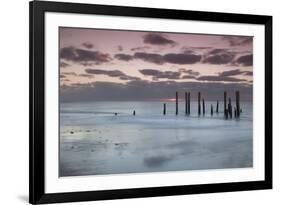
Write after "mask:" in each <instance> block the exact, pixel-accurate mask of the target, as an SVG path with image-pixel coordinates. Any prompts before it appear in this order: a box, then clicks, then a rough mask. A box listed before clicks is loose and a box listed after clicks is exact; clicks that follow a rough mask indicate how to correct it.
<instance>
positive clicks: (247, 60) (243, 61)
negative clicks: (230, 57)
mask: <svg viewBox="0 0 281 205" xmlns="http://www.w3.org/2000/svg"><path fill="white" fill-rule="evenodd" d="M235 63H237V64H239V65H243V66H252V65H253V54H250V55H245V56H240V57H239V58H238V59H237V60H236V61H235Z"/></svg>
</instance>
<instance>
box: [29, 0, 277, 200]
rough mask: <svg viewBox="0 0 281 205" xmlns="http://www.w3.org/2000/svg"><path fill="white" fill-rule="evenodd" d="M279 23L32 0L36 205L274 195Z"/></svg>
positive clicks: (32, 190) (33, 188) (250, 17)
mask: <svg viewBox="0 0 281 205" xmlns="http://www.w3.org/2000/svg"><path fill="white" fill-rule="evenodd" d="M271 84H272V17H271V16H260V15H246V14H229V13H214V12H201V11H200V12H199V11H184V10H169V9H156V8H136V7H122V6H104V5H90V4H77V3H75V4H74V3H58V2H46V1H44V2H40V1H33V2H30V203H32V204H40V203H57V202H73V201H90V200H106V199H121V198H132V197H153V196H166V195H180V194H196V193H212V192H228V191H242V190H257V189H270V188H272V85H271Z"/></svg>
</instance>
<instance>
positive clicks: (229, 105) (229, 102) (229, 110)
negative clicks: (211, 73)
mask: <svg viewBox="0 0 281 205" xmlns="http://www.w3.org/2000/svg"><path fill="white" fill-rule="evenodd" d="M228 113H229V117H230V118H232V106H231V98H228Z"/></svg>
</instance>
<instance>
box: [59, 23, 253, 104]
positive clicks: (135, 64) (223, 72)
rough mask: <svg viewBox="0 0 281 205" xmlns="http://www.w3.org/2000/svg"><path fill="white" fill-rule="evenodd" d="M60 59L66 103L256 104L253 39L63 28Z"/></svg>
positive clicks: (61, 83)
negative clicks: (229, 100) (230, 100)
mask: <svg viewBox="0 0 281 205" xmlns="http://www.w3.org/2000/svg"><path fill="white" fill-rule="evenodd" d="M59 55H60V56H59V57H60V65H59V67H60V98H61V100H62V101H63V102H78V101H133V100H136V101H159V100H163V99H173V98H174V95H175V92H176V91H178V92H179V94H180V98H181V97H182V96H183V93H184V92H185V91H187V92H191V98H192V99H195V97H196V93H197V92H199V91H200V92H201V93H202V95H203V96H204V97H205V99H207V100H208V99H209V100H216V99H218V98H221V96H222V95H223V91H227V92H229V93H230V95H232V94H234V92H235V90H239V91H240V93H241V100H246V101H249V100H251V99H252V84H253V37H251V36H226V35H219V34H218V35H208V34H188V33H165V32H159V31H157V32H153V31H149V32H147V31H123V30H105V29H102V30H101V29H94V28H66V27H61V28H60V29H59Z"/></svg>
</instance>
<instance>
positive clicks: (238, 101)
mask: <svg viewBox="0 0 281 205" xmlns="http://www.w3.org/2000/svg"><path fill="white" fill-rule="evenodd" d="M235 97H236V110H237V113H236V114H237V117H240V110H241V109H240V93H239V91H236V92H235Z"/></svg>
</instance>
